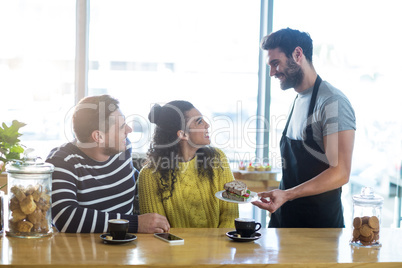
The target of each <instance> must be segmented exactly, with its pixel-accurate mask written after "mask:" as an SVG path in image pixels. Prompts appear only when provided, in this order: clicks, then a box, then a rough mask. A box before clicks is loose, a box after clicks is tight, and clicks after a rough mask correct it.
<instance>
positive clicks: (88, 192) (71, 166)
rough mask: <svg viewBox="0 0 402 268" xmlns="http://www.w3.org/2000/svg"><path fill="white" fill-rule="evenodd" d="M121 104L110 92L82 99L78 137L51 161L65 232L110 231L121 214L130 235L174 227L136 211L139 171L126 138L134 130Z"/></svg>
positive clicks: (59, 222)
mask: <svg viewBox="0 0 402 268" xmlns="http://www.w3.org/2000/svg"><path fill="white" fill-rule="evenodd" d="M118 105H119V102H118V101H117V100H116V99H114V98H112V97H110V96H108V95H102V96H92V97H86V98H84V99H82V100H81V101H80V102H79V103H78V105H77V106H76V107H75V110H74V114H73V119H72V123H73V130H74V133H75V137H76V139H75V140H74V141H73V142H69V143H66V144H64V145H62V146H60V147H57V148H55V149H53V150H52V151H51V152H50V154H49V156H48V158H47V160H46V162H48V163H51V164H53V165H54V166H55V169H54V173H53V176H52V203H53V204H52V217H53V223H54V225H55V226H56V227H57V229H58V230H59V231H60V232H67V233H102V232H107V228H108V220H109V219H120V218H121V219H127V220H129V230H128V231H129V232H130V233H137V232H139V233H155V232H168V231H169V229H170V225H169V223H168V221H167V219H166V217H164V216H161V215H159V214H156V213H149V214H143V215H136V214H134V213H133V210H134V195H135V187H136V185H135V180H136V179H137V177H138V171H137V170H136V169H135V168H134V166H133V163H132V159H131V143H130V142H129V140H128V139H127V134H129V133H130V132H131V131H132V129H131V127H130V126H128V125H127V124H126V122H125V117H124V116H123V114H122V113H121V111H120V109H119V106H118Z"/></svg>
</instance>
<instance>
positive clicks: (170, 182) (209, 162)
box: [146, 100, 221, 201]
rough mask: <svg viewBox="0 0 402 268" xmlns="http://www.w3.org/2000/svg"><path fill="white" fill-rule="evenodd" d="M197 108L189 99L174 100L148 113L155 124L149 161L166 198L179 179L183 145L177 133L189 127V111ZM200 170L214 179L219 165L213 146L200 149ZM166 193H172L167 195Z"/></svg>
mask: <svg viewBox="0 0 402 268" xmlns="http://www.w3.org/2000/svg"><path fill="white" fill-rule="evenodd" d="M193 108H195V107H194V106H193V105H192V104H191V103H190V102H188V101H181V100H177V101H171V102H169V103H167V104H166V105H164V106H163V107H162V106H160V105H158V104H156V105H154V106H153V107H152V109H151V112H150V113H149V115H148V119H149V121H151V123H155V124H156V128H155V132H154V135H153V138H152V141H151V145H150V148H149V150H148V152H147V161H146V164H147V165H148V167H149V168H151V169H153V170H154V171H155V172H158V173H159V175H160V178H159V180H160V185H161V186H160V187H159V189H158V192H159V195H160V197H161V199H162V201H163V200H167V199H169V198H170V197H171V196H172V194H173V191H174V189H175V186H174V185H175V183H176V181H177V173H178V163H179V162H180V145H179V141H180V139H179V137H178V136H177V132H178V131H179V130H186V125H187V122H188V119H189V118H187V116H186V114H187V112H188V111H190V110H191V109H193ZM196 157H197V170H198V174H199V175H201V176H202V177H207V178H209V179H210V180H211V181H212V179H213V169H214V168H217V167H220V165H219V163H220V161H221V157H220V155H219V152H218V151H217V150H216V149H214V148H213V147H210V146H205V147H202V148H200V149H198V150H197V152H196ZM165 192H168V193H169V194H168V195H167V196H166V195H165V197H164V194H163V193H165Z"/></svg>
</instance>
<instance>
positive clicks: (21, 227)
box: [17, 221, 33, 233]
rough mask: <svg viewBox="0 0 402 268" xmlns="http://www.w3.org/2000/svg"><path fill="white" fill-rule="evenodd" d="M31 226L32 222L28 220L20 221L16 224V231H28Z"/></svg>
mask: <svg viewBox="0 0 402 268" xmlns="http://www.w3.org/2000/svg"><path fill="white" fill-rule="evenodd" d="M32 227H33V224H32V223H30V222H29V221H20V222H19V223H18V224H17V230H18V232H22V233H25V232H30V231H31V229H32Z"/></svg>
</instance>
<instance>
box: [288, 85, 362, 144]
mask: <svg viewBox="0 0 402 268" xmlns="http://www.w3.org/2000/svg"><path fill="white" fill-rule="evenodd" d="M312 94H313V88H309V89H307V90H305V91H303V92H301V93H298V97H297V99H296V102H295V105H294V109H293V114H292V118H291V119H290V122H289V127H288V131H287V133H286V136H287V137H288V138H290V139H293V140H303V139H305V138H306V126H307V115H308V108H309V105H310V100H311V95H312ZM310 120H312V129H313V138H314V140H315V142H317V144H318V145H319V146H320V147H321V149H322V150H323V151H324V136H327V135H330V134H333V133H337V132H340V131H343V130H351V129H354V130H356V117H355V112H354V110H353V107H352V105H351V104H350V102H349V100H348V98H347V97H346V96H345V95H344V94H343V93H342V92H341V91H340V90H339V89H337V88H335V87H333V86H332V85H331V84H330V83H328V82H326V81H322V82H321V84H320V87H319V90H318V94H317V100H316V104H315V107H314V111H313V115H312V119H310Z"/></svg>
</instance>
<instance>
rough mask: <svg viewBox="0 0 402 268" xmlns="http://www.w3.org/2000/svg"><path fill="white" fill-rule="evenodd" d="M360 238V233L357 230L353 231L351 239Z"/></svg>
mask: <svg viewBox="0 0 402 268" xmlns="http://www.w3.org/2000/svg"><path fill="white" fill-rule="evenodd" d="M359 236H360V231H359V229H353V238H354V239H357V238H359Z"/></svg>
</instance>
